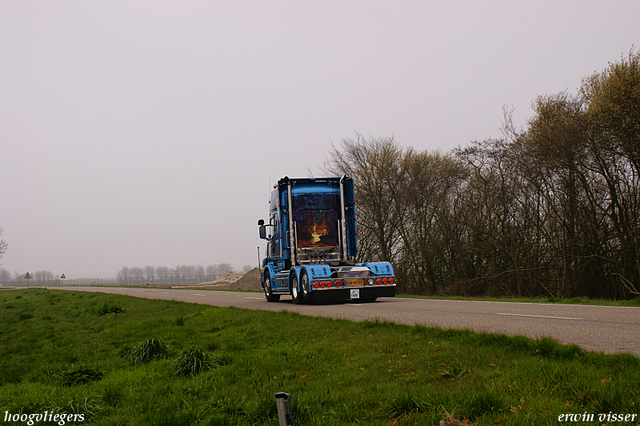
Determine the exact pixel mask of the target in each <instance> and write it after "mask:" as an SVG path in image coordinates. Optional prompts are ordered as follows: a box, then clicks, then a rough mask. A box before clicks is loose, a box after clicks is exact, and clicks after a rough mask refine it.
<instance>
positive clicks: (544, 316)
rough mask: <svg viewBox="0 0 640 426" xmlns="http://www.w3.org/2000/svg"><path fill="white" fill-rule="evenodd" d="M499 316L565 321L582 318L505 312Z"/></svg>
mask: <svg viewBox="0 0 640 426" xmlns="http://www.w3.org/2000/svg"><path fill="white" fill-rule="evenodd" d="M497 315H509V316H512V317H527V318H546V319H563V320H579V319H580V318H572V317H552V316H549V315H526V314H507V313H504V312H499V313H498V314H497Z"/></svg>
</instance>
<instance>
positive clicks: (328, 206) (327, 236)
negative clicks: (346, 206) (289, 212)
mask: <svg viewBox="0 0 640 426" xmlns="http://www.w3.org/2000/svg"><path fill="white" fill-rule="evenodd" d="M338 201H339V200H338V197H337V196H336V194H334V193H326V194H298V195H295V196H294V197H293V207H294V208H293V220H294V221H295V222H296V235H297V237H298V246H299V247H331V246H337V245H338V218H339V217H340V216H339V214H338V211H339V210H338V206H339V202H338Z"/></svg>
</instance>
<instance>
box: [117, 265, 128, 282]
mask: <svg viewBox="0 0 640 426" xmlns="http://www.w3.org/2000/svg"><path fill="white" fill-rule="evenodd" d="M116 277H117V278H118V281H119V282H121V283H123V284H127V283H128V282H129V280H130V279H131V273H130V272H129V267H128V266H123V267H122V269H120V270H119V271H118V273H117V274H116Z"/></svg>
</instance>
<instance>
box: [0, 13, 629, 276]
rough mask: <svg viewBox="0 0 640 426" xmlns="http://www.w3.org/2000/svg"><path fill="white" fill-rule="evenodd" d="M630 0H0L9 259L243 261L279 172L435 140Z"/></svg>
mask: <svg viewBox="0 0 640 426" xmlns="http://www.w3.org/2000/svg"><path fill="white" fill-rule="evenodd" d="M639 16H640V2H639V1H638V0H626V1H616V0H612V1H589V0H565V1H562V0H552V1H540V0H536V1H527V2H524V1H513V0H509V1H471V0H470V1H438V2H436V1H402V0H400V1H398V0H394V1H375V0H374V1H372V0H368V1H344V0H340V1H327V0H316V1H280V0H273V1H255V0H252V1H182V0H181V1H175V2H169V1H157V0H154V1H130V0H124V1H86V0H81V1H25V0H16V1H6V0H0V227H3V228H4V235H3V236H2V237H1V238H4V239H5V240H6V241H7V242H8V243H9V247H8V250H7V252H6V254H5V255H4V258H3V259H2V260H0V263H1V264H2V265H3V267H4V268H5V269H7V270H8V271H10V272H11V273H12V274H13V273H14V272H17V273H19V274H24V273H26V272H27V271H29V272H32V273H33V272H34V271H36V270H49V271H51V272H53V273H54V274H56V275H60V274H62V273H64V274H66V277H67V278H77V277H82V276H85V277H86V276H95V277H103V276H105V277H108V276H115V274H116V272H117V271H118V270H119V269H120V268H122V267H123V266H129V267H133V266H140V267H144V266H147V265H153V266H169V267H175V266H176V265H191V264H196V265H198V264H200V265H204V266H206V265H209V264H219V263H231V264H232V265H233V266H234V267H236V268H238V269H240V268H241V267H242V266H243V265H247V264H249V265H251V266H254V265H256V264H257V253H256V248H257V247H258V246H260V247H261V251H262V253H264V249H263V248H264V245H263V244H262V242H261V240H259V239H258V228H257V226H256V222H257V219H259V218H261V217H265V216H266V215H267V208H268V198H269V192H270V188H271V185H272V184H273V183H274V182H275V181H277V179H278V178H280V177H282V176H285V175H289V176H307V175H308V172H307V170H308V169H309V170H311V171H312V172H313V173H314V174H315V175H316V176H319V175H321V174H322V173H321V167H322V165H323V164H324V163H325V161H326V160H327V158H328V152H329V150H330V149H331V144H332V143H333V144H335V145H336V146H338V145H339V144H340V141H341V140H342V139H343V138H351V137H354V136H355V132H359V133H362V134H364V135H373V136H391V135H393V136H395V138H396V139H397V140H398V141H399V142H400V143H401V144H402V145H405V146H413V147H415V148H417V149H420V150H424V149H428V150H436V149H440V150H442V151H449V150H451V149H453V148H455V147H457V146H465V145H467V144H468V143H469V142H470V141H472V140H484V139H488V138H491V137H500V136H501V133H500V126H501V123H502V107H503V105H507V106H509V107H512V108H515V113H514V118H515V122H516V125H517V126H518V127H523V126H525V125H526V121H527V119H529V118H530V117H531V116H532V109H531V103H532V101H533V100H534V99H535V98H536V97H537V96H538V95H543V94H551V93H556V92H559V91H562V90H567V91H569V92H571V93H576V91H577V88H578V87H579V85H580V82H581V79H582V78H583V77H586V76H588V75H590V74H592V73H593V72H596V71H601V70H602V69H604V68H605V67H606V66H607V64H608V63H609V62H615V61H619V60H620V58H621V57H622V56H623V55H627V54H628V52H629V51H630V49H631V48H632V46H633V45H634V44H635V45H636V46H637V45H638V43H640V37H639V36H640V29H639V28H640V27H639V26H638V17H639Z"/></svg>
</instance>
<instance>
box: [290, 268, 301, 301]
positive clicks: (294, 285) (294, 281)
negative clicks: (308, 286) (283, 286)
mask: <svg viewBox="0 0 640 426" xmlns="http://www.w3.org/2000/svg"><path fill="white" fill-rule="evenodd" d="M291 298H292V299H293V303H294V304H296V305H300V304H302V302H303V300H302V295H301V294H300V293H298V277H296V275H295V274H293V277H292V278H291Z"/></svg>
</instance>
